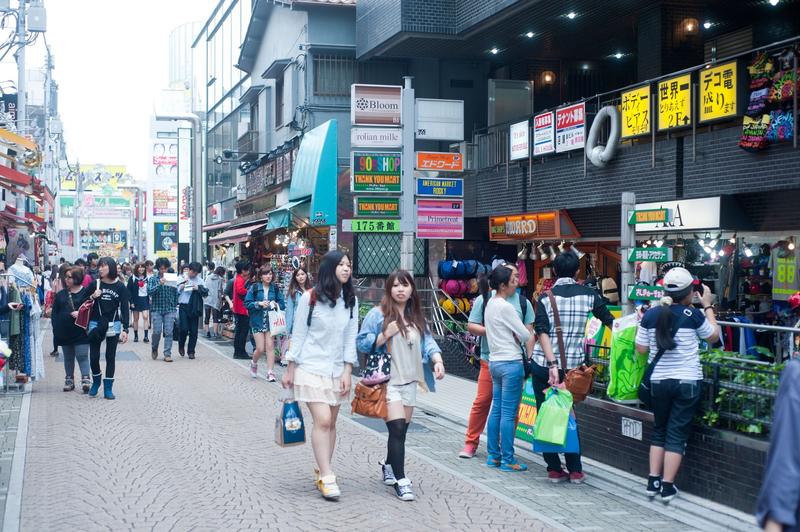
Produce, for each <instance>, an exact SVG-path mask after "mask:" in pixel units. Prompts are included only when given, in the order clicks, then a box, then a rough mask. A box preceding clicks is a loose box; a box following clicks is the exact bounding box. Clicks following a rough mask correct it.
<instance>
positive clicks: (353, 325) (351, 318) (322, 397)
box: [283, 250, 358, 500]
mask: <svg viewBox="0 0 800 532" xmlns="http://www.w3.org/2000/svg"><path fill="white" fill-rule="evenodd" d="M350 264H351V263H350V257H348V256H347V255H345V254H344V253H342V252H341V251H338V250H334V251H329V252H328V253H326V254H325V255H324V256H323V257H322V260H321V261H320V265H319V277H318V279H317V285H316V286H315V287H314V289H313V290H309V291H308V292H306V293H305V294H303V296H302V297H301V298H300V302H299V303H298V305H297V313H296V314H295V323H294V331H293V333H292V346H291V347H290V348H289V351H288V352H287V353H286V360H287V361H288V362H289V366H288V367H287V368H286V372H285V373H284V374H283V386H284V388H293V389H294V395H295V399H296V400H297V401H300V402H303V403H306V405H307V406H308V410H309V411H310V412H311V417H312V419H313V420H314V427H313V429H312V431H311V445H312V447H313V448H314V458H315V459H316V462H317V466H318V468H319V469H317V470H316V471H315V472H316V475H317V477H316V479H315V480H316V484H317V489H319V491H320V493H321V494H322V496H323V497H325V498H326V499H334V500H335V499H338V498H339V496H340V495H341V490H340V489H339V485H338V484H337V483H336V475H334V474H333V469H332V468H331V461H332V460H333V450H334V447H335V446H336V418H337V417H338V416H339V408H340V407H341V405H342V404H343V403H345V402H348V401H349V400H350V387H351V384H352V378H351V375H352V372H353V364H355V362H356V336H357V334H358V311H357V309H358V299H357V298H356V294H355V287H354V286H353V280H352V279H351V278H350V275H351V269H350Z"/></svg>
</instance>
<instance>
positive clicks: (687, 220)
mask: <svg viewBox="0 0 800 532" xmlns="http://www.w3.org/2000/svg"><path fill="white" fill-rule="evenodd" d="M720 204H721V202H720V197H719V196H716V197H713V198H700V199H691V200H678V201H658V202H653V203H640V204H637V205H636V210H637V211H643V210H651V209H668V210H669V211H671V212H672V217H671V220H670V221H668V222H654V223H641V224H637V225H636V230H637V231H641V232H649V231H673V230H675V231H680V230H686V229H719V226H720Z"/></svg>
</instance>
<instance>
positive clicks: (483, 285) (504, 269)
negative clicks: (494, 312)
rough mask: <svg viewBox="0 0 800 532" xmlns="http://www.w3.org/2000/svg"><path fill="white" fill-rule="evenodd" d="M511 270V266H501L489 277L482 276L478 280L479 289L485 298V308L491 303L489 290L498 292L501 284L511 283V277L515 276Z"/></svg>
mask: <svg viewBox="0 0 800 532" xmlns="http://www.w3.org/2000/svg"><path fill="white" fill-rule="evenodd" d="M511 268H512V266H511V265H509V264H501V265H499V266H497V267H496V268H495V269H494V270H492V272H491V273H490V274H489V275H488V276H486V275H481V276H480V277H479V278H478V288H479V289H480V291H481V296H483V308H486V305H487V304H488V303H489V297H490V296H491V294H490V293H489V289H492V290H497V289H499V288H500V285H501V284H508V283H510V282H511V276H512V275H513V274H514V270H512V269H511Z"/></svg>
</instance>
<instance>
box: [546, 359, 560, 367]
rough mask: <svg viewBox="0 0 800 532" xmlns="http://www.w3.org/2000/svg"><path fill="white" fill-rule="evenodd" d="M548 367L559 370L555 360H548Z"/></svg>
mask: <svg viewBox="0 0 800 532" xmlns="http://www.w3.org/2000/svg"><path fill="white" fill-rule="evenodd" d="M547 367H548V368H557V367H558V362H556V361H555V360H548V361H547Z"/></svg>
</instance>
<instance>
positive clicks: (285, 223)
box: [267, 198, 311, 231]
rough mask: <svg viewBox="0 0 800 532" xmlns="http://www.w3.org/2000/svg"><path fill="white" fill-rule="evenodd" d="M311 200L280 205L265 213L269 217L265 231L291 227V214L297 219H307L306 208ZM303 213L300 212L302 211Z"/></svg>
mask: <svg viewBox="0 0 800 532" xmlns="http://www.w3.org/2000/svg"><path fill="white" fill-rule="evenodd" d="M310 202H311V198H307V199H303V200H297V201H290V202H289V203H286V204H284V205H281V206H280V207H278V208H277V209H273V210H271V211H269V212H268V213H267V216H268V217H269V219H268V221H267V231H272V230H275V229H286V228H288V227H289V226H290V225H292V214H294V215H295V216H297V217H299V218H308V208H307V207H308V206H309V204H310ZM304 210H305V212H302V211H304Z"/></svg>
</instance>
